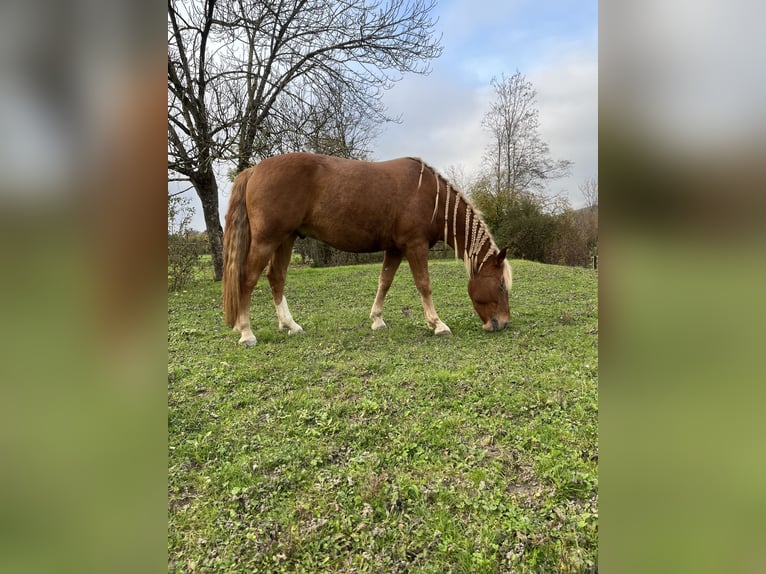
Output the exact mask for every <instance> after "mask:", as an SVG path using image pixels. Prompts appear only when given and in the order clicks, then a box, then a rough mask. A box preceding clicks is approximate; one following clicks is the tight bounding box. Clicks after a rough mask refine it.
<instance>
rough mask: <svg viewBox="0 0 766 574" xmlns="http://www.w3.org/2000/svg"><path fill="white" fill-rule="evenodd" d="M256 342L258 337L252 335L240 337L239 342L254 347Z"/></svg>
mask: <svg viewBox="0 0 766 574" xmlns="http://www.w3.org/2000/svg"><path fill="white" fill-rule="evenodd" d="M256 343H258V339H256V338H255V337H253V338H252V339H240V340H239V344H240V345H244V346H245V347H255V345H256Z"/></svg>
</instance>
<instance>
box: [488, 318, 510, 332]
mask: <svg viewBox="0 0 766 574" xmlns="http://www.w3.org/2000/svg"><path fill="white" fill-rule="evenodd" d="M507 326H508V321H507V320H506V321H498V319H497V317H492V319H490V320H489V321H487V322H486V323H484V330H485V331H487V332H490V333H491V332H493V331H502V330H503V329H505V328H506V327H507Z"/></svg>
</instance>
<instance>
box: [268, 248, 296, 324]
mask: <svg viewBox="0 0 766 574" xmlns="http://www.w3.org/2000/svg"><path fill="white" fill-rule="evenodd" d="M293 243H295V236H291V237H289V238H288V239H285V241H284V242H283V243H282V244H281V245H280V246H279V247H277V250H276V251H275V252H274V255H272V257H271V263H270V264H269V269H268V271H267V272H266V276H267V277H268V278H269V286H270V287H271V295H272V297H273V298H274V306H275V307H276V309H277V319H278V321H279V328H280V329H281V330H285V329H287V331H288V332H289V333H290V334H291V335H294V334H295V333H302V332H303V327H301V326H300V325H298V323H296V322H295V321H294V320H293V316H292V315H291V314H290V309H289V308H288V307H287V298H286V297H285V278H286V277H287V266H288V265H289V264H290V258H291V256H292V254H293Z"/></svg>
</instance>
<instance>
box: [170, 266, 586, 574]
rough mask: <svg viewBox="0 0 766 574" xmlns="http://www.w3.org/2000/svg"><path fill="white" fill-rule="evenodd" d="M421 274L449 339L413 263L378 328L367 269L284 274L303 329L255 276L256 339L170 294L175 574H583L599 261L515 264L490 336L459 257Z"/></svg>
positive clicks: (206, 288)
mask: <svg viewBox="0 0 766 574" xmlns="http://www.w3.org/2000/svg"><path fill="white" fill-rule="evenodd" d="M430 267H431V277H432V286H433V291H434V296H433V298H434V302H435V305H436V309H437V311H438V312H439V315H440V317H441V318H442V320H443V321H444V322H445V323H447V325H449V326H450V328H451V329H452V331H453V333H454V336H453V337H447V338H442V337H435V336H433V335H432V334H431V332H430V331H429V330H428V328H427V326H426V324H425V321H424V319H423V313H422V308H421V305H420V298H419V296H418V294H417V291H416V290H415V288H414V284H413V281H412V277H411V275H410V274H409V270H408V269H407V268H406V265H404V266H403V267H402V269H401V270H400V271H399V273H398V274H397V277H396V279H395V281H394V285H393V287H392V288H391V291H390V292H389V295H388V298H387V301H386V308H385V312H384V318H385V320H386V322H387V324H388V326H389V329H388V330H385V331H377V332H373V331H372V330H371V329H370V320H369V319H368V314H369V310H370V307H371V305H372V301H373V298H374V295H375V290H376V287H377V277H378V272H379V266H377V265H360V266H354V267H338V268H328V269H311V268H303V269H292V270H291V271H290V272H289V273H288V286H287V297H288V300H289V302H290V307H291V311H292V313H293V316H294V317H295V319H296V320H297V321H298V323H300V324H301V325H302V326H303V328H304V329H305V330H306V333H305V334H303V335H296V336H288V335H286V334H284V333H282V332H279V331H278V330H277V325H276V316H275V312H274V306H273V304H272V302H271V298H270V294H269V291H268V284H267V282H265V281H264V282H262V283H261V284H259V285H258V287H257V288H256V291H255V293H254V295H253V305H252V312H251V316H252V321H253V331H254V332H255V334H256V336H257V338H258V345H257V346H256V347H253V348H244V347H241V346H238V345H237V338H238V334H235V333H234V332H232V331H231V330H230V329H229V328H228V327H226V326H225V325H224V324H223V321H222V313H221V307H220V284H218V283H213V282H212V281H209V280H207V279H202V280H200V281H199V283H198V284H197V285H196V286H195V287H194V288H193V289H190V290H187V291H181V292H177V293H170V294H169V295H168V297H169V303H168V305H169V308H168V346H169V363H168V402H169V414H168V416H169V420H168V432H169V435H170V436H169V448H170V452H169V478H168V513H169V515H168V524H169V526H168V552H169V555H168V570H169V571H171V572H216V573H218V572H248V573H249V572H311V573H313V572H381V573H389V572H434V573H437V572H438V573H444V572H466V573H482V572H487V573H489V572H492V573H496V572H553V571H556V572H588V571H592V570H594V568H595V566H594V565H595V563H596V561H597V557H598V550H597V534H598V526H597V525H598V511H597V492H598V473H597V466H598V438H597V418H598V417H597V415H598V395H597V362H598V356H597V349H598V308H597V275H596V272H594V271H592V270H586V269H579V268H568V267H557V266H549V265H541V264H536V263H530V262H525V261H515V262H513V268H514V285H513V289H512V291H511V314H512V315H511V325H510V327H509V329H507V330H506V331H504V332H501V333H493V334H490V333H484V332H483V331H482V330H481V324H480V321H479V319H478V317H477V316H476V315H475V313H474V311H473V308H472V307H471V303H470V300H469V298H468V295H467V292H466V284H467V280H466V277H465V272H464V270H463V267H462V264H461V263H459V262H455V261H435V262H431V265H430Z"/></svg>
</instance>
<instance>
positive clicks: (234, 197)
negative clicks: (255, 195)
mask: <svg viewBox="0 0 766 574" xmlns="http://www.w3.org/2000/svg"><path fill="white" fill-rule="evenodd" d="M251 173H252V168H248V169H246V170H244V171H242V172H241V173H240V174H239V175H238V176H237V178H236V179H235V180H234V187H233V188H232V190H231V198H230V199H229V210H228V211H227V212H226V228H225V229H224V232H223V317H224V320H225V321H226V324H227V325H229V326H230V327H233V326H234V323H235V322H236V320H237V316H238V315H239V305H240V299H241V297H240V291H241V289H242V286H241V284H242V277H243V275H244V272H245V260H246V258H247V253H248V251H249V250H250V221H249V219H248V217H247V202H246V201H245V196H246V193H245V192H246V190H247V181H248V179H250V175H251Z"/></svg>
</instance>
